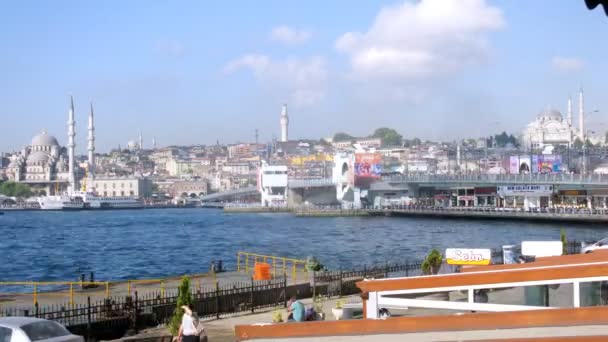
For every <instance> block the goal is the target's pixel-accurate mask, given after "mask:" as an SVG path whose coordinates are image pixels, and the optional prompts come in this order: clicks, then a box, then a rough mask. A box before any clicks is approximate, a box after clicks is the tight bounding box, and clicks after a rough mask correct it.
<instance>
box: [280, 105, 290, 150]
mask: <svg viewBox="0 0 608 342" xmlns="http://www.w3.org/2000/svg"><path fill="white" fill-rule="evenodd" d="M288 126H289V117H288V116H287V105H286V104H283V109H282V110H281V141H283V142H285V141H287V139H288V138H287V129H288Z"/></svg>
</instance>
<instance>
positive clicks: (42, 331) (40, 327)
mask: <svg viewBox="0 0 608 342" xmlns="http://www.w3.org/2000/svg"><path fill="white" fill-rule="evenodd" d="M21 329H22V330H23V331H24V332H25V333H26V334H27V336H28V337H29V338H30V340H31V341H40V340H46V339H48V338H54V337H59V336H66V335H69V334H70V332H69V331H68V330H67V329H66V328H64V327H63V326H62V325H60V324H59V323H56V322H51V321H41V322H34V323H30V324H26V325H24V326H22V327H21Z"/></svg>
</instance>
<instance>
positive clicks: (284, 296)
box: [283, 273, 287, 308]
mask: <svg viewBox="0 0 608 342" xmlns="http://www.w3.org/2000/svg"><path fill="white" fill-rule="evenodd" d="M283 307H285V308H287V273H283Z"/></svg>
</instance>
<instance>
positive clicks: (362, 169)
mask: <svg viewBox="0 0 608 342" xmlns="http://www.w3.org/2000/svg"><path fill="white" fill-rule="evenodd" d="M381 174H382V156H381V155H380V154H379V153H357V154H356V155H355V177H358V178H380V176H381Z"/></svg>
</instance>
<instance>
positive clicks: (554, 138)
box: [520, 89, 591, 149]
mask: <svg viewBox="0 0 608 342" xmlns="http://www.w3.org/2000/svg"><path fill="white" fill-rule="evenodd" d="M585 115H586V114H585V112H584V97H583V90H582V89H581V90H580V93H579V115H578V126H579V127H578V129H577V128H576V127H575V126H574V123H573V121H572V99H568V115H567V117H566V118H564V117H563V116H562V113H560V112H559V110H557V109H553V108H550V107H549V108H547V109H545V110H544V111H542V112H540V113H539V114H538V116H537V117H536V120H534V121H532V122H531V123H529V124H528V125H527V126H526V127H525V128H524V130H523V132H522V133H521V136H520V141H521V145H522V147H523V148H527V149H542V148H544V147H546V146H556V145H565V146H572V144H573V143H574V141H575V140H576V139H577V138H578V139H580V140H581V141H585V139H589V138H591V137H589V136H587V133H588V132H587V131H585Z"/></svg>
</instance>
